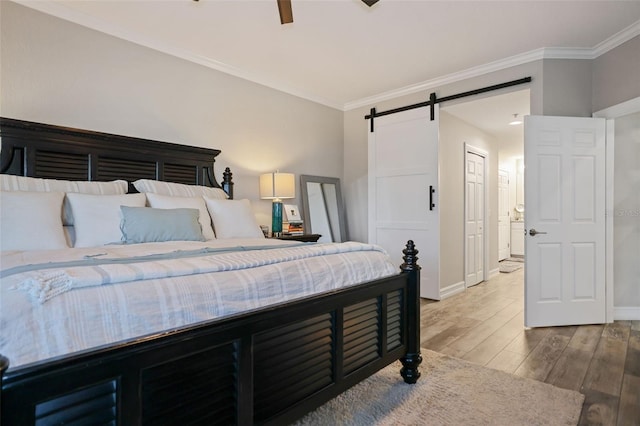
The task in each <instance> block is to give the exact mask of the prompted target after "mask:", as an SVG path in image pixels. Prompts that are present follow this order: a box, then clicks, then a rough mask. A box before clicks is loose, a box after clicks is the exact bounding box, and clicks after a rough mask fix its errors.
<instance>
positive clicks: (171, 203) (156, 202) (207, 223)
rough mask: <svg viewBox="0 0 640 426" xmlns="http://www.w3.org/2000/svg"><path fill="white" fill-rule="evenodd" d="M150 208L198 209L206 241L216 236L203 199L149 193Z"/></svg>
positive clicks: (199, 220)
mask: <svg viewBox="0 0 640 426" xmlns="http://www.w3.org/2000/svg"><path fill="white" fill-rule="evenodd" d="M147 201H148V202H149V206H150V207H153V208H157V209H198V210H199V211H200V216H199V217H198V222H200V226H201V227H202V235H203V236H204V239H205V240H213V239H214V238H215V237H216V234H215V233H214V232H213V228H212V227H211V217H210V216H209V211H208V210H207V205H206V204H205V203H204V199H203V198H202V197H171V196H169V195H160V194H153V193H151V192H149V193H147Z"/></svg>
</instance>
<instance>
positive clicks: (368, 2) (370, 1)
mask: <svg viewBox="0 0 640 426" xmlns="http://www.w3.org/2000/svg"><path fill="white" fill-rule="evenodd" d="M362 2H363V3H364V4H366V5H367V6H369V7H371V6H373V5H374V4H376V3H378V0H362Z"/></svg>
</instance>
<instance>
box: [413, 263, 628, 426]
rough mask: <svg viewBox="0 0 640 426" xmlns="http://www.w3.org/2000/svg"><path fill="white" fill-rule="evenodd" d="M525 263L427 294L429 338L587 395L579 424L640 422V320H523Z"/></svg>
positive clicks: (433, 344) (434, 344)
mask: <svg viewBox="0 0 640 426" xmlns="http://www.w3.org/2000/svg"><path fill="white" fill-rule="evenodd" d="M523 280H524V271H523V269H520V270H518V271H516V272H512V273H509V274H505V273H501V274H499V275H498V276H496V277H494V278H492V279H491V280H489V281H486V282H483V283H480V284H478V285H477V286H474V287H471V288H469V289H467V290H466V291H465V292H463V293H461V294H458V295H455V296H453V297H450V298H448V299H445V300H442V301H440V302H434V301H428V300H423V301H422V307H421V315H422V317H421V327H422V328H421V337H422V346H423V347H425V348H428V349H431V350H433V351H436V352H441V353H445V354H449V355H453V356H456V357H458V358H462V359H466V360H468V361H471V362H475V363H478V364H481V365H484V366H487V367H490V368H494V369H497V370H503V371H507V372H509V373H513V374H516V375H519V376H523V377H528V378H531V379H534V380H538V381H541V382H546V383H550V384H552V385H555V386H558V387H561V388H565V389H572V390H576V391H578V392H581V393H582V394H583V395H585V402H584V405H583V407H582V414H581V417H580V425H606V426H608V425H625V426H626V425H640V321H616V322H614V323H612V324H606V325H584V326H571V327H547V328H534V329H525V327H524V294H523V292H524V284H523Z"/></svg>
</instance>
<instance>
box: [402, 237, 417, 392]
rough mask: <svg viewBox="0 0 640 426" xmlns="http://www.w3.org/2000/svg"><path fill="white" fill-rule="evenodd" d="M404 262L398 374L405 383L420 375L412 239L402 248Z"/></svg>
mask: <svg viewBox="0 0 640 426" xmlns="http://www.w3.org/2000/svg"><path fill="white" fill-rule="evenodd" d="M402 253H403V254H404V256H402V258H403V259H404V263H403V264H402V265H401V266H400V270H401V271H402V272H403V273H405V274H408V275H409V276H408V277H407V284H408V286H407V287H408V289H407V353H406V354H405V355H404V356H403V357H402V358H400V361H401V362H402V369H401V370H400V374H401V375H402V377H403V378H404V381H405V382H406V383H410V384H413V383H416V382H417V381H418V378H419V377H420V370H418V366H419V365H420V363H422V355H420V269H421V268H420V265H418V263H417V261H418V256H417V255H418V250H417V249H416V246H415V244H414V243H413V241H412V240H409V241H407V245H406V248H405V249H404V250H402Z"/></svg>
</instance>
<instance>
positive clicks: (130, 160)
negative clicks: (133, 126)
mask: <svg viewBox="0 0 640 426" xmlns="http://www.w3.org/2000/svg"><path fill="white" fill-rule="evenodd" d="M0 137H1V138H2V151H0V173H7V174H13V175H20V176H30V177H38V178H47V179H65V180H88V181H109V180H115V179H124V180H126V181H128V182H129V192H135V189H134V188H133V185H132V182H133V181H135V180H137V179H155V180H163V181H169V182H177V183H184V184H188V185H205V186H212V187H215V188H222V189H223V190H224V191H225V192H227V194H228V195H229V197H230V198H233V182H232V181H231V172H230V171H229V168H226V170H225V172H224V174H223V181H222V185H220V184H219V183H218V181H217V180H216V178H215V175H214V170H213V166H214V163H215V161H216V160H215V158H216V156H217V155H218V154H220V150H218V149H209V148H200V147H193V146H187V145H179V144H174V143H168V142H160V141H154V140H149V139H140V138H134V137H128V136H120V135H113V134H109V133H102V132H95V131H91V130H81V129H74V128H69V127H62V126H54V125H51V124H42V123H34V122H31V121H23V120H15V119H11V118H0Z"/></svg>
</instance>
